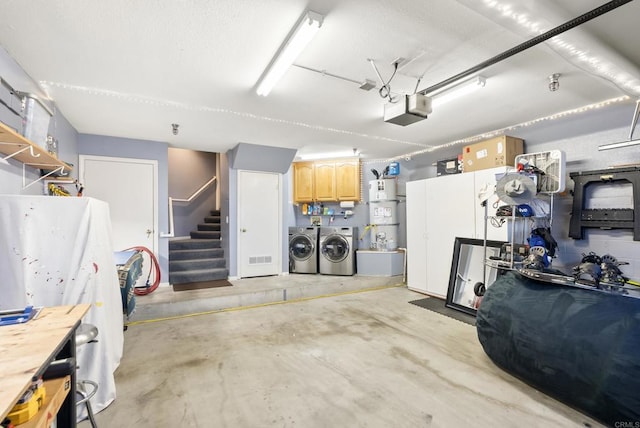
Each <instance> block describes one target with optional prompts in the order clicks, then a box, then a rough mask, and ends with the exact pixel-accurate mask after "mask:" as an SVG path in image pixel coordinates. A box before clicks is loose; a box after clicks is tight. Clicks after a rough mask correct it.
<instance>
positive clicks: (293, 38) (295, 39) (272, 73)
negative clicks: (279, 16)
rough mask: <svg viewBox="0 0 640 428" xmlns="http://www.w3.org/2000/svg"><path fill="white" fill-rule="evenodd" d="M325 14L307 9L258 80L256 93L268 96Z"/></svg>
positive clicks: (314, 33) (308, 40) (316, 30)
mask: <svg viewBox="0 0 640 428" xmlns="http://www.w3.org/2000/svg"><path fill="white" fill-rule="evenodd" d="M322 19H323V16H322V15H320V14H318V13H316V12H311V11H307V12H305V13H304V15H302V17H301V18H300V20H299V21H298V23H297V24H296V26H295V28H294V29H293V30H292V31H291V32H290V33H289V36H288V37H287V39H285V41H284V43H283V44H282V46H280V49H278V52H277V53H276V56H275V57H273V59H272V60H271V62H270V63H269V66H268V67H267V69H266V70H265V72H264V73H263V74H262V77H261V78H260V80H259V81H258V88H257V89H256V93H257V94H258V95H262V96H263V97H266V96H267V95H269V92H271V90H272V89H273V87H274V86H275V85H276V83H278V81H279V80H280V78H282V76H283V75H284V73H285V72H286V71H287V70H288V69H289V67H291V64H293V61H295V60H296V58H297V57H298V55H300V53H301V52H302V50H303V49H304V48H305V47H306V46H307V44H309V42H310V41H311V39H313V36H315V35H316V33H317V32H318V30H319V29H320V27H321V26H322Z"/></svg>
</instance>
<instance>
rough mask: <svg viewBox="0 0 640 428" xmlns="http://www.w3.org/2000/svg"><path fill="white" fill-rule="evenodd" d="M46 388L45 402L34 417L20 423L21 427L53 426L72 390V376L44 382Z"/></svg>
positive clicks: (38, 427)
mask: <svg viewBox="0 0 640 428" xmlns="http://www.w3.org/2000/svg"><path fill="white" fill-rule="evenodd" d="M44 388H45V391H46V392H45V398H44V404H43V405H42V407H41V408H40V410H39V411H38V413H37V414H36V415H35V416H34V417H33V418H31V419H29V420H28V421H27V422H25V423H24V424H20V425H19V426H20V428H36V427H37V428H49V427H50V426H51V424H52V422H53V421H54V420H55V419H56V415H57V414H58V410H60V407H62V403H63V402H64V399H65V398H66V396H67V394H69V391H70V390H71V376H65V377H61V378H59V379H50V380H47V381H45V382H44Z"/></svg>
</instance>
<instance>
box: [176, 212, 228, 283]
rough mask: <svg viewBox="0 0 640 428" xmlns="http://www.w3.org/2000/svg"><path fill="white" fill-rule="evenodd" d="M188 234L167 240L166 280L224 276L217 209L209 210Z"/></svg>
mask: <svg viewBox="0 0 640 428" xmlns="http://www.w3.org/2000/svg"><path fill="white" fill-rule="evenodd" d="M190 235H191V237H190V238H186V239H174V240H170V241H169V283H171V284H184V283H190V282H204V281H215V280H219V279H227V277H228V275H229V272H228V270H227V269H226V267H225V264H226V262H225V259H224V250H223V249H222V242H221V241H220V211H217V210H215V211H211V215H210V216H207V217H205V218H204V223H201V224H199V225H198V230H194V231H192V232H191V234H190Z"/></svg>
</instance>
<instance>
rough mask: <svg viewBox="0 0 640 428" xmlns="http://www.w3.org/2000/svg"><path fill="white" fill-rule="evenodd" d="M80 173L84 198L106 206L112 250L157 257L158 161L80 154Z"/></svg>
mask: <svg viewBox="0 0 640 428" xmlns="http://www.w3.org/2000/svg"><path fill="white" fill-rule="evenodd" d="M79 173H80V182H81V183H82V184H83V185H84V195H85V196H90V197H92V198H96V199H100V200H103V201H105V202H107V203H108V204H109V211H110V215H111V227H112V229H113V248H114V250H115V251H120V250H124V249H127V248H130V247H139V246H142V247H146V248H148V249H150V250H151V251H153V253H154V254H157V252H156V250H157V248H158V237H157V233H156V231H157V230H158V216H157V210H156V207H157V200H158V186H157V182H158V163H157V161H154V160H146V159H129V158H113V157H105V156H88V155H80V168H79Z"/></svg>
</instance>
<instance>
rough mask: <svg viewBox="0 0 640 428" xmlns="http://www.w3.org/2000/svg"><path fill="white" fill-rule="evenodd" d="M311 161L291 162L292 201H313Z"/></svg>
mask: <svg viewBox="0 0 640 428" xmlns="http://www.w3.org/2000/svg"><path fill="white" fill-rule="evenodd" d="M313 178H314V177H313V162H295V163H294V164H293V201H294V202H311V201H313Z"/></svg>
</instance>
